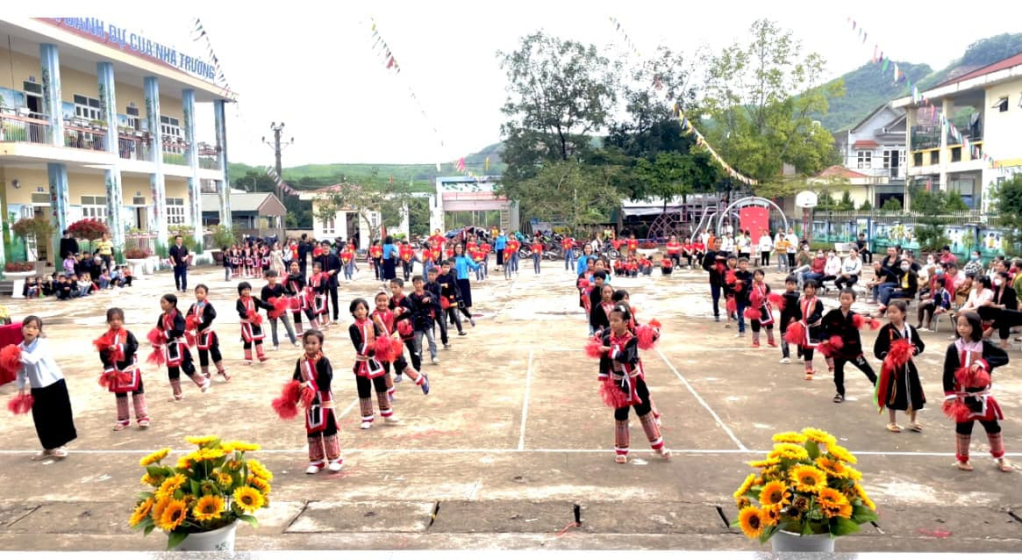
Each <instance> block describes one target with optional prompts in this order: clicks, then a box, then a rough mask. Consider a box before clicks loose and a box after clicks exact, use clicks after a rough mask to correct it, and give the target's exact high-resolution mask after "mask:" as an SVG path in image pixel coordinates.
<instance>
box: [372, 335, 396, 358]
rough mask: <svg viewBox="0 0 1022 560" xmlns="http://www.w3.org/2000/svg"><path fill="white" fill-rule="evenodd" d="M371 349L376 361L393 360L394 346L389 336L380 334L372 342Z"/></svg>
mask: <svg viewBox="0 0 1022 560" xmlns="http://www.w3.org/2000/svg"><path fill="white" fill-rule="evenodd" d="M373 350H375V352H374V356H373V357H375V358H376V361H378V362H392V361H394V355H393V352H394V347H393V346H392V345H391V344H390V337H389V336H380V337H377V338H376V341H375V342H373Z"/></svg>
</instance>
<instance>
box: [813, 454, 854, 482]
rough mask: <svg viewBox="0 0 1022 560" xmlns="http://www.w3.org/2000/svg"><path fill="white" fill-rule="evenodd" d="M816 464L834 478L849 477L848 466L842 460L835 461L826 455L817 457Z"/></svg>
mask: <svg viewBox="0 0 1022 560" xmlns="http://www.w3.org/2000/svg"><path fill="white" fill-rule="evenodd" d="M816 466H817V467H819V468H820V470H822V471H823V472H825V473H827V474H829V475H830V476H833V477H834V478H847V477H848V467H846V466H845V465H844V463H842V462H841V461H835V460H832V459H828V458H826V457H818V458H817V459H816Z"/></svg>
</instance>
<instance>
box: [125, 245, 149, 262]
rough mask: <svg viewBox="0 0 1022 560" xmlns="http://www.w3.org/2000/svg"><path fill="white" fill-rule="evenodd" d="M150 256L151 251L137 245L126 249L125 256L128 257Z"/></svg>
mask: <svg viewBox="0 0 1022 560" xmlns="http://www.w3.org/2000/svg"><path fill="white" fill-rule="evenodd" d="M148 257H149V253H148V252H147V251H146V250H145V249H139V248H137V247H135V248H132V249H127V250H125V251H124V258H126V259H132V260H141V259H145V258H148Z"/></svg>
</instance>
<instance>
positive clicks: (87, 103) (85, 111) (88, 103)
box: [74, 94, 101, 123]
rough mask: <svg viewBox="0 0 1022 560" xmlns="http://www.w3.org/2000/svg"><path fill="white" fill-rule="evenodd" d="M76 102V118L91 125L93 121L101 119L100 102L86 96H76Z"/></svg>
mask: <svg viewBox="0 0 1022 560" xmlns="http://www.w3.org/2000/svg"><path fill="white" fill-rule="evenodd" d="M74 101H75V117H76V118H77V119H80V120H82V121H84V122H85V123H89V122H92V121H98V120H100V119H101V117H100V114H99V100H98V99H93V98H91V97H85V96H84V95H77V94H75V96H74Z"/></svg>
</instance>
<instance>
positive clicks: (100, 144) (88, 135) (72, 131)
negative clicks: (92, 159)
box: [64, 125, 106, 152]
mask: <svg viewBox="0 0 1022 560" xmlns="http://www.w3.org/2000/svg"><path fill="white" fill-rule="evenodd" d="M105 142H106V132H105V131H103V130H96V129H92V128H84V127H80V126H72V125H68V126H65V127H64V146H65V147H67V148H77V149H79V150H93V151H98V152H101V151H103V150H105V149H106V143H105Z"/></svg>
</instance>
